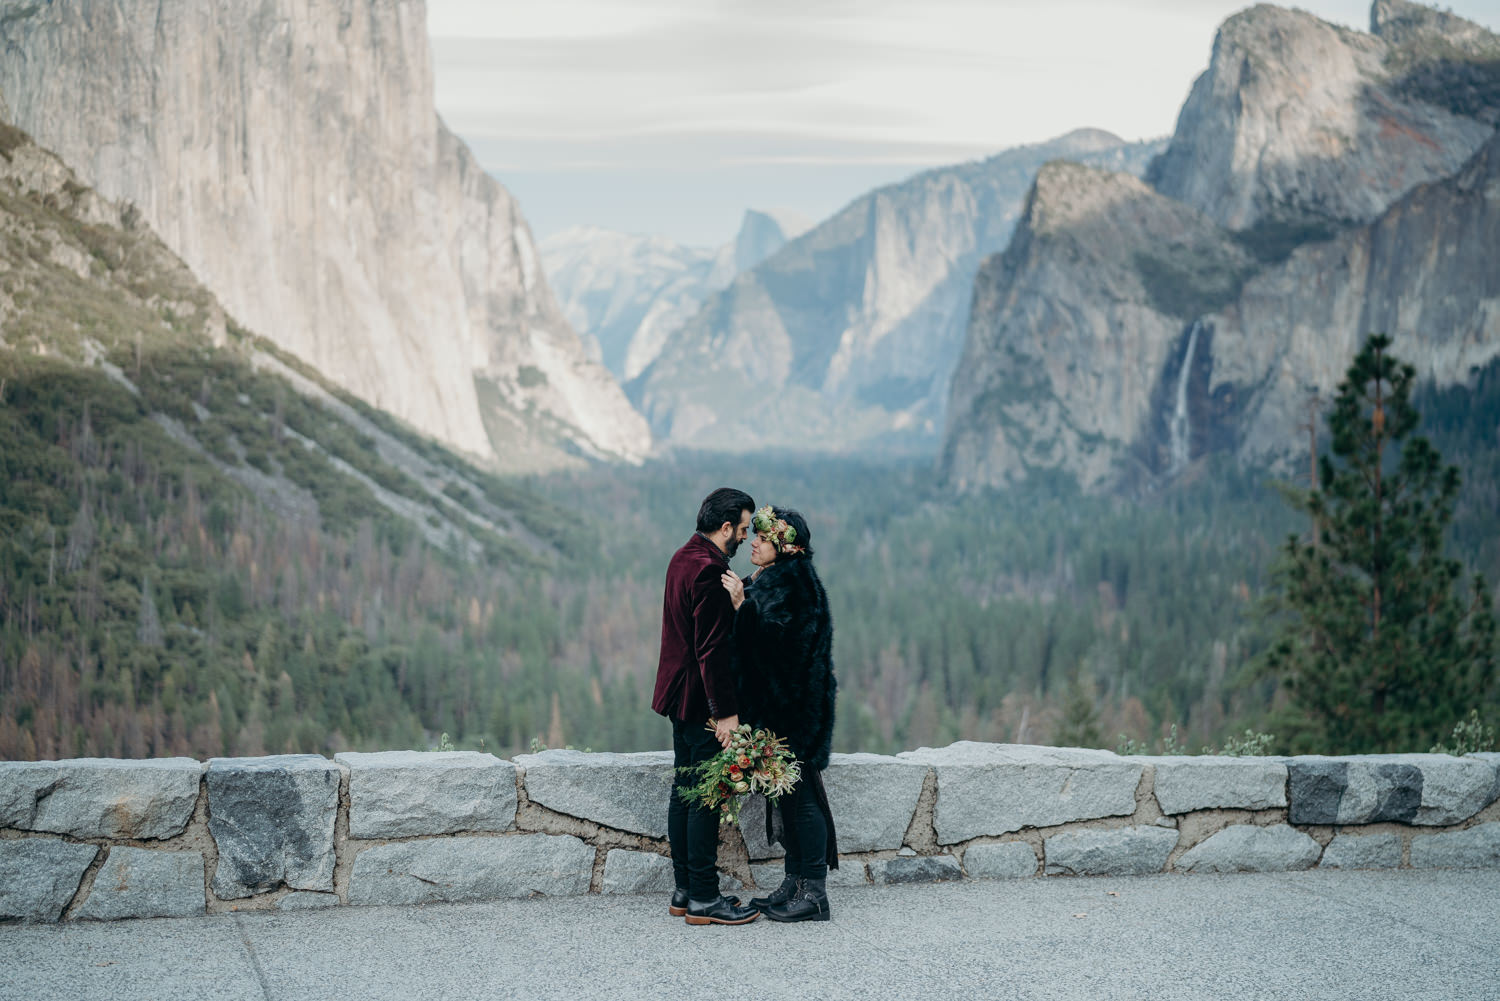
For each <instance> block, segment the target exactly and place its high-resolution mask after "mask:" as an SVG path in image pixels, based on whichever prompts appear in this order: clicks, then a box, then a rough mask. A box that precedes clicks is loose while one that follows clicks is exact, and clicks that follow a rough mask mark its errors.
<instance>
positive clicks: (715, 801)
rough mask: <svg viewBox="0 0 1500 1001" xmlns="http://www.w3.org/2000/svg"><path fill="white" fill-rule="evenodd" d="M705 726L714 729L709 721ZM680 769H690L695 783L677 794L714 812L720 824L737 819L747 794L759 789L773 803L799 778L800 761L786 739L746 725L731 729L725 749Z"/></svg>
mask: <svg viewBox="0 0 1500 1001" xmlns="http://www.w3.org/2000/svg"><path fill="white" fill-rule="evenodd" d="M708 729H710V730H712V729H714V724H713V722H712V721H710V722H709V725H708ZM681 770H682V771H685V772H691V773H692V774H693V776H694V777H695V779H696V783H695V784H694V785H692V786H689V787H687V788H683V789H680V790H679V791H678V795H680V796H681V797H682V799H683V801H684V802H687V803H697V804H700V805H701V806H703V807H706V808H707V809H710V810H714V811H716V812H717V813H718V814H719V822H720V823H734V822H735V821H736V820H738V819H739V815H740V808H741V806H743V805H744V799H745V796H746V795H748V794H750V793H752V792H758V793H761V794H762V795H764V796H765V797H766V798H767V799H769V800H771V801H772V802H773V803H774V802H775V801H776V800H777V799H779V798H781V797H782V796H783V795H785V794H786V793H788V792H790V791H791V790H792V787H793V786H795V785H796V784H797V781H798V779H799V778H801V764H800V763H799V762H798V761H797V759H796V757H794V756H793V755H792V752H791V749H790V748H789V747H787V743H786V741H785V740H783V739H782V738H780V737H778V736H776V734H774V733H772V732H771V731H769V730H752V729H751V728H750V726H749V724H741V725H740V727H739V729H737V730H735V731H734V733H733V734H732V735H731V737H730V741H729V746H728V747H726V748H724V750H722V751H720V752H719V753H718V754H716V755H714V756H713V757H712V758H710V759H708V760H707V761H705V762H703V763H702V764H699V765H690V766H688V767H686V768H683V769H681Z"/></svg>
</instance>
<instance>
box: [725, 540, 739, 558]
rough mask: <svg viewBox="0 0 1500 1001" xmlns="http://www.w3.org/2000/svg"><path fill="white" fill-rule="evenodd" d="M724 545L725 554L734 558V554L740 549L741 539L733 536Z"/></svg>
mask: <svg viewBox="0 0 1500 1001" xmlns="http://www.w3.org/2000/svg"><path fill="white" fill-rule="evenodd" d="M724 546H725V548H724V555H725V556H728V557H729V558H730V559H734V554H735V553H737V552H739V551H740V540H739V539H736V538H734V537H732V536H731V537H730V539H729V541H728V542H726V543H725V544H724Z"/></svg>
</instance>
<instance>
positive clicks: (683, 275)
mask: <svg viewBox="0 0 1500 1001" xmlns="http://www.w3.org/2000/svg"><path fill="white" fill-rule="evenodd" d="M807 227H808V224H807V223H806V222H805V221H803V220H801V219H798V218H796V217H795V216H793V215H790V214H788V213H780V212H762V211H758V210H755V209H751V210H748V211H746V213H745V216H744V219H743V220H742V222H741V223H740V229H739V232H738V233H737V234H736V235H735V238H734V239H733V240H731V241H729V242H727V243H725V244H723V245H721V246H719V247H712V248H710V247H688V246H684V245H683V244H680V243H677V242H675V241H673V240H670V239H668V238H666V237H663V236H639V235H636V234H632V233H620V232H617V231H614V230H607V229H600V228H598V227H595V226H575V227H572V228H569V229H566V230H563V231H562V232H560V233H555V234H553V235H552V236H550V237H548V238H547V239H545V240H543V241H541V252H542V264H543V265H544V267H545V269H546V272H547V277H548V279H549V280H550V282H551V283H552V287H553V289H554V290H555V291H556V293H557V297H558V299H559V300H560V301H561V303H562V308H563V312H564V314H566V316H567V318H568V320H569V321H570V322H571V323H572V324H573V326H574V327H575V328H576V329H577V330H578V331H579V332H580V333H582V334H583V335H584V337H585V339H586V340H587V341H588V342H590V343H589V348H590V352H591V354H592V355H593V356H594V357H595V358H596V359H598V360H600V361H602V362H603V363H604V365H605V367H607V368H608V369H609V370H610V371H611V372H613V373H614V374H615V375H616V376H617V377H618V378H620V379H622V380H629V379H634V378H635V377H636V376H637V375H640V374H641V372H642V371H643V370H644V369H645V368H646V367H647V366H648V365H650V364H651V363H652V362H653V361H655V360H656V356H657V355H658V354H659V353H660V352H661V349H662V346H663V345H664V344H665V343H666V341H667V338H669V337H670V336H671V335H672V333H673V332H674V331H676V329H677V328H678V327H680V326H682V325H683V324H684V323H686V322H687V321H688V320H690V319H692V316H693V314H694V313H696V312H697V311H698V307H700V306H701V305H703V300H705V299H707V298H708V297H709V296H710V295H712V294H713V293H714V292H717V291H718V290H719V289H722V288H724V287H725V286H726V285H728V284H729V283H730V282H731V281H733V280H734V277H735V275H737V274H739V273H740V272H742V271H748V270H749V269H750V268H753V267H755V266H756V265H757V264H759V263H760V262H761V261H763V260H765V259H766V258H767V257H769V256H771V254H773V253H775V252H776V251H777V250H780V249H781V248H782V247H783V246H784V245H785V244H786V242H787V241H788V240H790V239H792V238H793V237H796V236H798V235H800V234H801V233H803V232H804V231H806V229H807Z"/></svg>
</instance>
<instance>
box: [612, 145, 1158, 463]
mask: <svg viewBox="0 0 1500 1001" xmlns="http://www.w3.org/2000/svg"><path fill="white" fill-rule="evenodd" d="M1157 149H1159V145H1158V144H1153V143H1136V144H1127V143H1124V142H1123V141H1122V140H1120V139H1118V137H1115V136H1112V135H1110V134H1109V133H1105V132H1102V131H1100V130H1075V131H1074V132H1071V133H1068V134H1067V135H1065V136H1062V137H1059V138H1058V139H1055V140H1052V141H1049V142H1047V143H1039V144H1033V145H1030V146H1025V147H1019V148H1017V149H1013V150H1007V151H1005V152H1002V153H1000V154H997V155H996V156H994V157H990V158H987V159H985V160H980V161H971V162H969V163H966V164H959V165H955V166H949V167H942V168H934V169H932V170H928V171H923V172H920V173H918V174H916V175H913V176H912V177H910V178H908V179H907V180H905V181H902V182H899V183H897V184H893V185H887V186H885V187H882V188H879V189H876V190H875V191H872V192H869V193H867V194H865V195H863V196H861V197H859V198H857V199H855V200H853V201H852V202H850V204H849V205H847V206H846V207H845V208H844V209H842V210H840V211H839V212H838V213H835V214H834V215H833V216H831V217H830V218H829V219H826V220H824V221H823V222H822V223H820V224H818V225H817V226H815V227H813V228H812V229H811V230H809V231H808V232H807V233H804V234H803V235H802V236H800V237H798V238H797V239H795V240H792V241H790V242H789V243H788V244H787V245H786V246H785V247H783V248H781V249H780V250H779V251H777V252H776V253H775V254H773V255H771V256H770V257H769V258H767V259H766V260H765V261H763V262H762V263H761V264H760V265H758V266H757V267H756V268H754V269H752V270H751V271H749V272H746V273H744V274H741V275H740V276H738V277H737V278H736V279H735V281H734V282H733V283H731V285H730V286H729V287H728V288H727V289H725V290H723V291H721V292H718V293H716V294H715V295H714V296H712V297H710V298H709V300H708V301H707V302H705V303H704V305H703V307H702V309H700V311H699V312H698V314H697V315H696V316H695V317H693V319H692V320H691V321H690V322H689V323H688V324H687V325H685V326H684V327H682V328H680V329H679V330H678V331H677V333H676V334H674V336H673V338H672V340H671V342H670V343H669V344H668V346H667V347H666V348H664V350H663V351H662V353H661V355H660V356H659V357H658V359H657V360H656V362H655V363H653V365H652V366H651V367H650V368H648V369H646V370H645V371H644V372H642V373H641V375H640V376H639V377H637V379H636V380H634V381H633V382H631V383H630V384H628V385H627V391H628V392H629V394H630V396H631V398H632V400H634V401H635V402H636V403H637V405H638V406H639V407H640V409H641V410H642V412H643V413H645V414H646V415H647V417H648V418H649V419H650V420H651V422H652V426H653V430H654V432H655V434H656V435H657V436H658V438H659V439H661V440H662V442H663V443H664V444H665V445H667V446H670V447H690V448H708V449H724V448H729V447H741V446H743V445H745V443H747V442H750V443H754V442H769V441H776V442H791V441H796V442H797V443H798V445H799V447H806V448H811V449H813V450H815V451H841V450H859V449H865V448H881V449H890V448H898V449H908V450H915V451H919V452H921V451H927V450H930V449H931V448H933V447H934V446H935V443H936V440H937V436H938V434H939V431H940V427H941V424H940V421H941V414H942V411H943V409H944V407H945V406H946V401H947V388H948V386H947V383H948V380H949V378H950V376H951V373H952V369H953V366H954V365H955V364H956V363H957V360H958V353H959V351H960V349H961V345H962V332H963V320H964V316H965V315H966V313H967V310H968V306H969V299H970V296H971V293H972V278H973V273H974V270H976V269H977V267H978V263H979V260H980V258H981V257H982V256H984V254H985V253H988V252H991V251H993V250H998V249H1000V248H1001V247H1003V245H1004V240H1005V239H1006V238H1007V237H1008V236H1009V233H1010V229H1011V227H1012V225H1013V222H1014V219H1015V217H1016V215H1017V213H1018V211H1019V208H1020V204H1021V202H1022V200H1023V198H1024V193H1025V190H1026V186H1027V185H1028V184H1029V182H1030V180H1031V177H1032V176H1033V174H1034V172H1035V170H1036V169H1037V168H1038V167H1039V166H1040V165H1041V164H1042V163H1044V162H1046V161H1048V160H1051V159H1054V158H1056V157H1059V156H1064V157H1065V156H1077V157H1083V158H1086V159H1090V160H1092V161H1094V162H1104V163H1108V162H1113V163H1116V164H1117V165H1120V166H1129V167H1130V168H1131V169H1137V170H1144V168H1145V164H1146V161H1147V159H1148V158H1149V156H1150V155H1151V154H1153V153H1154V152H1156V151H1157ZM750 447H755V445H754V444H751V445H750Z"/></svg>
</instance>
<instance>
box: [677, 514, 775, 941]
mask: <svg viewBox="0 0 1500 1001" xmlns="http://www.w3.org/2000/svg"><path fill="white" fill-rule="evenodd" d="M754 510H755V501H753V500H752V499H751V498H750V495H749V494H747V493H745V492H743V491H741V490H735V489H733V488H732V487H720V488H719V489H718V490H715V491H714V492H713V493H711V494H709V495H708V496H707V497H706V498H704V500H703V505H702V506H701V507H700V508H699V509H698V530H697V532H695V533H694V534H693V537H692V538H691V539H689V540H688V541H687V543H686V544H685V545H683V547H682V548H681V549H679V550H677V552H676V554H674V555H673V557H672V562H671V563H669V564H668V565H667V585H666V593H665V595H664V597H663V601H662V616H661V660H660V662H659V664H658V665H657V669H656V691H655V693H654V694H653V696H652V698H651V708H652V709H653V710H655V711H656V712H658V713H660V714H661V715H663V716H666V717H668V718H669V719H671V721H672V752H673V753H672V757H673V761H672V764H673V765H674V766H676V767H677V768H682V767H684V766H690V765H696V764H699V763H700V762H703V761H707V760H708V759H709V758H711V757H713V756H714V755H715V754H717V753H718V752H719V748H720V747H723V746H727V745H728V744H729V735H730V734H731V733H733V732H734V729H735V727H737V726H739V723H740V718H739V707H738V706H737V705H736V704H735V687H734V678H733V677H732V676H731V674H730V671H729V638H730V633H731V632H733V630H734V604H733V603H732V602H731V601H730V598H729V593H728V592H727V591H725V590H724V585H723V583H722V580H721V578H722V577H723V575H724V571H725V570H727V569H728V568H729V558H730V557H731V556H733V555H734V554H735V551H736V550H738V549H739V546H740V543H741V542H743V541H745V536H746V535H747V534H748V533H749V531H750V515H751V512H753V511H754ZM710 720H713V721H715V725H714V729H713V730H712V731H710V730H709V729H708V724H709V721H710ZM675 775H676V779H675V781H674V783H673V787H672V802H671V805H670V806H669V807H668V808H667V839H668V841H669V842H670V843H671V846H672V872H673V876H674V877H675V880H676V884H677V889H676V890H675V891H674V892H673V894H672V902H671V904H670V905H669V906H668V908H667V910H668V912H669V913H671V914H674V915H681V916H685V917H686V918H687V922H688V924H693V925H707V924H747V923H748V922H751V921H754V920H755V918H756V917H757V916H758V915H759V913H760V912H759V911H757V910H755V909H754V908H753V907H741V906H740V904H739V901H738V900H736V899H735V898H733V897H724V896H721V895H720V894H719V869H718V853H719V818H718V816H717V815H716V814H714V813H713V812H711V811H709V810H707V809H704V808H703V807H701V806H697V805H691V806H690V805H689V804H687V803H684V802H683V801H682V798H681V797H680V796H678V794H677V790H678V789H680V788H683V787H685V786H691V785H693V781H692V780H691V778H690V777H689V776H687V775H684V774H683V773H682V772H680V771H679V772H676V773H675Z"/></svg>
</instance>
